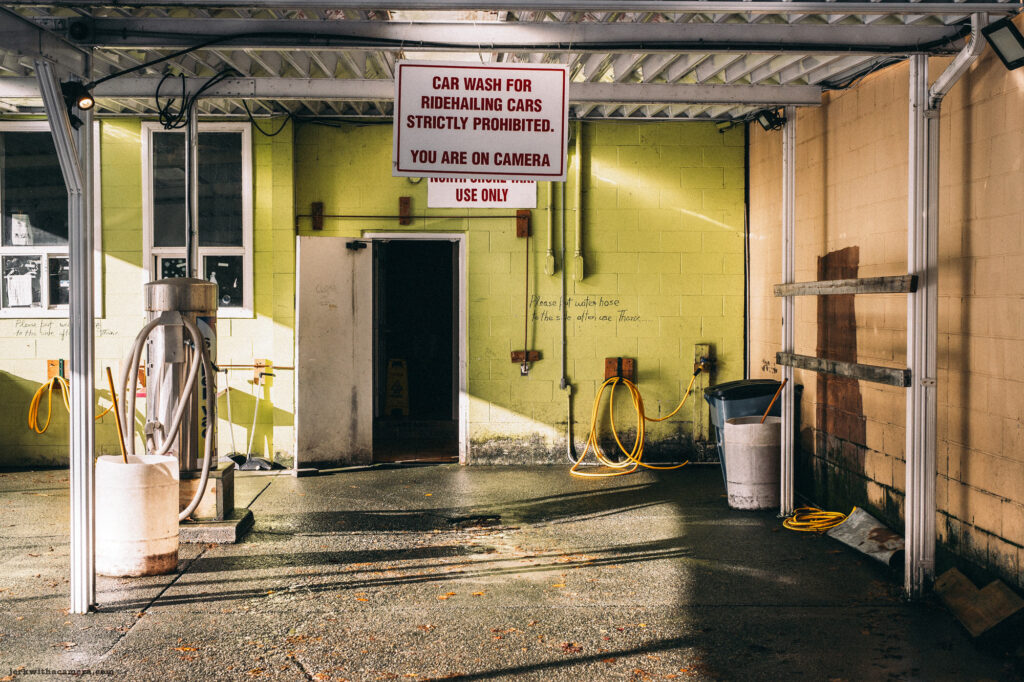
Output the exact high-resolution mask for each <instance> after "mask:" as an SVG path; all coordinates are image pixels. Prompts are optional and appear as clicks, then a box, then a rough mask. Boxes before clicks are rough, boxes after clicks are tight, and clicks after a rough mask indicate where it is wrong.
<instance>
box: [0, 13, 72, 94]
mask: <svg viewBox="0 0 1024 682" xmlns="http://www.w3.org/2000/svg"><path fill="white" fill-rule="evenodd" d="M0 49H2V50H3V51H5V52H13V53H15V54H18V55H21V56H23V57H28V58H30V59H33V60H34V59H45V60H47V61H48V62H51V63H53V64H59V66H60V68H61V69H62V70H65V71H66V72H70V73H72V74H74V75H76V76H81V77H84V78H88V77H89V74H88V66H89V61H88V60H89V53H88V52H87V51H86V50H84V49H82V48H81V47H79V46H77V45H74V44H72V43H69V42H68V41H66V40H64V39H63V38H61V37H60V36H58V35H55V34H53V33H51V32H49V31H47V30H46V29H44V28H41V27H39V26H37V25H36V24H34V23H32V22H31V21H29V20H27V19H23V18H22V17H20V16H18V15H17V14H15V13H14V12H11V11H10V10H7V9H4V8H2V7H0Z"/></svg>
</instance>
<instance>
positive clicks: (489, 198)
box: [427, 178, 537, 208]
mask: <svg viewBox="0 0 1024 682" xmlns="http://www.w3.org/2000/svg"><path fill="white" fill-rule="evenodd" d="M427 208H537V183H536V182H534V181H533V180H491V179H490V178H487V179H484V178H429V179H428V180H427Z"/></svg>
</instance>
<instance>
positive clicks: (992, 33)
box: [981, 17, 1024, 70]
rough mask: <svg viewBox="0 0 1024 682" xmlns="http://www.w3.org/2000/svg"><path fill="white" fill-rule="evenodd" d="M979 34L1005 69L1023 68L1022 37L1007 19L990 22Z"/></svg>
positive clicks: (1023, 39) (1023, 42)
mask: <svg viewBox="0 0 1024 682" xmlns="http://www.w3.org/2000/svg"><path fill="white" fill-rule="evenodd" d="M981 32H982V34H983V35H984V36H985V40H987V41H988V44H989V45H991V46H992V50H993V51H994V52H995V53H996V54H997V55H998V56H999V59H1001V60H1002V61H1003V64H1004V65H1005V66H1006V68H1007V69H1010V70H1013V69H1016V68H1018V67H1021V66H1024V37H1022V36H1021V34H1020V31H1018V30H1017V27H1016V26H1014V25H1013V21H1012V20H1011V19H1010V18H1009V17H1006V18H1004V19H1000V20H999V21H995V22H992V23H991V24H989V25H988V26H986V27H985V28H983V29H981Z"/></svg>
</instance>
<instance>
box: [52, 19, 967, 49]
mask: <svg viewBox="0 0 1024 682" xmlns="http://www.w3.org/2000/svg"><path fill="white" fill-rule="evenodd" d="M74 21H77V20H75V19H50V18H46V19H40V20H39V23H40V25H43V26H47V27H52V28H53V29H54V30H59V29H61V27H62V26H65V25H67V24H68V23H70V22H74ZM91 25H92V28H93V33H94V38H93V39H92V44H93V45H94V46H96V47H107V48H115V49H161V48H168V49H170V48H182V47H188V46H190V45H197V44H198V43H202V42H205V41H206V40H208V39H210V38H215V37H221V36H223V37H225V39H224V40H223V41H218V42H217V43H216V44H217V45H219V46H223V47H230V48H233V49H260V48H266V49H302V48H309V47H321V48H323V47H339V48H353V47H359V48H368V49H369V48H375V49H381V48H385V47H390V48H394V49H399V48H401V49H416V50H426V51H430V50H451V49H452V48H453V47H455V48H459V49H463V50H473V51H481V52H490V51H494V50H495V49H510V50H521V49H529V50H530V51H532V52H538V51H540V52H587V51H595V50H600V51H608V50H620V51H643V52H657V51H674V52H678V51H686V50H695V51H701V52H710V51H730V52H736V51H745V52H772V53H779V52H807V51H813V52H816V53H831V52H834V53H841V54H906V53H910V52H914V51H922V50H934V49H940V48H942V47H946V46H948V45H949V44H950V43H951V42H953V41H955V40H956V39H957V38H959V37H960V35H961V34H962V33H963V28H962V27H961V26H957V25H953V26H945V25H935V24H910V25H906V24H881V25H872V26H865V25H862V24H827V23H825V24H812V23H806V24H788V23H782V24H774V23H767V22H765V23H758V24H746V23H737V24H724V23H723V24H708V23H685V24H680V23H671V22H669V23H633V22H617V23H598V22H581V23H556V22H543V23H518V22H492V23H473V24H467V23H465V22H394V21H310V20H304V19H215V18H195V19H183V18H173V19H171V18H152V19H150V18H146V19H93V20H91ZM230 36H235V37H233V38H229V37H230Z"/></svg>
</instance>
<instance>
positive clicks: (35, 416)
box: [28, 376, 114, 433]
mask: <svg viewBox="0 0 1024 682" xmlns="http://www.w3.org/2000/svg"><path fill="white" fill-rule="evenodd" d="M54 390H59V391H60V395H61V398H63V399H64V407H65V408H66V409H67V411H68V414H70V413H71V404H70V403H69V402H68V398H69V397H70V396H71V385H70V384H68V380H67V379H65V378H64V377H62V376H55V377H53V378H52V379H50V380H49V381H47V382H46V383H44V384H43V385H42V386H40V387H39V390H37V391H36V393H35V395H33V396H32V400H31V401H30V402H29V404H28V426H29V428H30V429H32V430H33V431H35V432H36V433H45V432H46V429H48V428H49V427H50V417H52V416H53V414H52V413H53V391H54ZM44 395H45V396H46V398H47V401H46V423H45V424H43V425H42V426H39V404H40V403H41V402H43V396H44ZM112 409H114V406H113V405H111V406H110V407H108V408H107V409H105V410H104V411H103V412H102V413H101V414H98V415H96V420H97V421H99V420H100V419H101V418H102V417H104V416H105V415H106V414H107V413H108V412H110V411H111V410H112Z"/></svg>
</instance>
